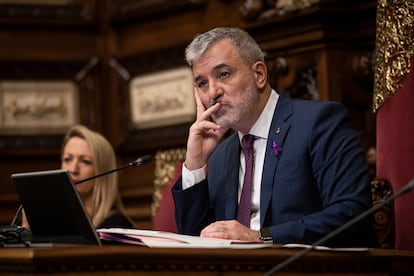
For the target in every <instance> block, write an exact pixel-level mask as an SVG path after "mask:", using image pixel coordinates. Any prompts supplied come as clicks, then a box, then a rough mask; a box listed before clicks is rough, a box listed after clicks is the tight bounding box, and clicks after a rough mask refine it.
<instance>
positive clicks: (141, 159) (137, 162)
mask: <svg viewBox="0 0 414 276" xmlns="http://www.w3.org/2000/svg"><path fill="white" fill-rule="evenodd" d="M151 160H152V156H151V155H144V156H141V157H138V158H137V160H135V161H132V162H130V163H129V164H128V165H126V166H123V167H120V168H116V169H113V170H110V171H107V172H104V173H101V174H97V175H94V176H91V177H88V178H85V179H82V180H79V181H77V182H75V183H74V184H75V185H77V184H80V183H83V182H86V181H89V180H92V179H95V178H98V177H101V176H104V175H107V174H110V173H114V172H117V171H120V170H123V169H127V168H130V167H137V166H142V165H145V164H147V163H149V162H150V161H151ZM22 209H23V205H22V204H20V206H19V207H18V208H17V211H16V214H15V215H14V217H13V220H12V222H11V224H10V225H8V226H5V227H0V234H1V233H3V228H4V229H7V231H10V229H11V228H13V227H16V226H17V225H16V223H17V219H18V218H19V215H20V213H21V212H22Z"/></svg>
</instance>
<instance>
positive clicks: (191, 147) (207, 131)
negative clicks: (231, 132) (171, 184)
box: [185, 91, 227, 170]
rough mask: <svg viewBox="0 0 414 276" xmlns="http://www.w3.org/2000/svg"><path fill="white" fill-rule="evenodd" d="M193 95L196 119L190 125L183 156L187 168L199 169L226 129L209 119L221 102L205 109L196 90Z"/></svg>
mask: <svg viewBox="0 0 414 276" xmlns="http://www.w3.org/2000/svg"><path fill="white" fill-rule="evenodd" d="M194 95H195V99H196V104H197V119H196V121H195V122H194V123H193V124H192V126H191V127H190V132H189V135H188V141H187V153H186V158H185V166H186V167H187V169H189V170H195V169H199V168H201V167H203V166H204V165H205V164H206V163H207V160H208V157H209V155H210V153H211V152H212V151H213V150H214V149H215V148H216V146H217V144H218V143H219V142H220V139H221V137H223V135H224V133H225V132H226V131H227V129H225V128H222V127H221V126H219V125H218V124H216V123H214V122H213V121H212V120H211V115H212V114H214V112H217V111H218V110H219V109H220V107H221V104H220V103H216V104H215V105H213V106H211V107H209V108H207V109H206V108H205V106H204V105H203V103H202V102H201V99H200V97H199V95H198V93H197V91H194Z"/></svg>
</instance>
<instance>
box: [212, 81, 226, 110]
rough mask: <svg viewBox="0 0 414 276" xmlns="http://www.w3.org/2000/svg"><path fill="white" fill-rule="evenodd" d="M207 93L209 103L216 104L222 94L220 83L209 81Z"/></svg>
mask: <svg viewBox="0 0 414 276" xmlns="http://www.w3.org/2000/svg"><path fill="white" fill-rule="evenodd" d="M208 95H209V98H210V105H214V104H216V103H217V101H218V100H219V99H220V97H221V96H222V95H223V89H222V87H221V86H220V84H218V83H217V82H215V81H211V82H210V83H209V91H208Z"/></svg>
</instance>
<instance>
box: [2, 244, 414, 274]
mask: <svg viewBox="0 0 414 276" xmlns="http://www.w3.org/2000/svg"><path fill="white" fill-rule="evenodd" d="M296 252H298V250H297V249H283V248H276V247H275V248H264V249H248V250H245V249H160V248H158V249H156V248H146V247H140V246H130V245H120V246H112V245H111V246H108V245H106V246H102V247H98V246H83V247H82V246H71V247H59V248H0V275H45V274H47V275H66V276H67V275H197V276H203V275H263V274H264V273H265V272H266V271H268V270H270V269H271V268H272V267H273V266H274V265H275V264H278V263H280V262H282V261H284V260H285V259H287V258H289V257H290V256H292V255H293V254H295V253H296ZM277 275H308V276H309V275H348V276H349V275H414V252H411V251H410V252H408V251H395V250H384V249H373V250H369V251H366V252H324V251H315V252H310V253H309V254H308V255H306V256H303V257H302V258H300V259H298V260H296V261H295V262H294V263H292V264H291V265H290V266H289V267H287V268H286V269H285V270H284V271H283V272H280V273H277Z"/></svg>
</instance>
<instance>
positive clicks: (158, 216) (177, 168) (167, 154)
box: [151, 148, 185, 233]
mask: <svg viewBox="0 0 414 276" xmlns="http://www.w3.org/2000/svg"><path fill="white" fill-rule="evenodd" d="M184 158H185V149H183V148H179V149H171V150H165V151H158V152H157V153H156V154H155V180H154V194H153V200H152V204H151V212H152V228H153V230H157V231H168V232H173V233H176V232H177V227H176V224H175V217H174V201H173V197H172V193H171V188H172V186H173V185H174V183H175V182H176V181H177V179H178V178H179V177H180V176H181V166H182V164H183V161H184Z"/></svg>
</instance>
